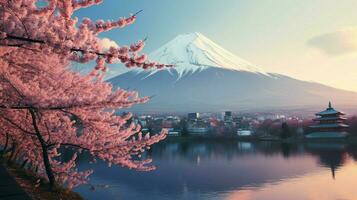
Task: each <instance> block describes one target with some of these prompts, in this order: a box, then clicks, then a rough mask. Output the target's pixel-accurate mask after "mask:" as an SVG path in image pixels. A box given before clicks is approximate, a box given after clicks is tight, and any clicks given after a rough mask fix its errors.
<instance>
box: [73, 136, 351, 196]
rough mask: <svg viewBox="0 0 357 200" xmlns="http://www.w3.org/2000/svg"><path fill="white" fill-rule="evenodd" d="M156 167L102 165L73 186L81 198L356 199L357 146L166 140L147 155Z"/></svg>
mask: <svg viewBox="0 0 357 200" xmlns="http://www.w3.org/2000/svg"><path fill="white" fill-rule="evenodd" d="M146 156H148V157H152V158H153V159H154V165H156V166H157V169H156V170H155V171H151V172H137V171H132V170H128V169H123V168H120V167H112V168H108V167H107V165H105V164H104V163H100V162H99V163H96V164H87V162H83V163H80V164H79V166H80V168H88V167H90V168H93V169H94V170H95V172H94V174H93V175H92V176H91V183H92V184H98V185H100V184H108V185H109V186H110V187H109V188H105V189H104V188H98V189H96V190H95V191H90V190H89V189H88V186H81V187H79V188H77V189H76V191H77V192H79V193H80V194H81V195H82V196H83V197H84V198H85V199H134V200H135V199H153V200H162V199H229V200H230V199H243V200H244V199H264V200H266V199H274V200H277V199H287V198H288V199H292V200H294V199H356V197H357V190H356V189H354V187H353V186H354V183H355V180H356V179H357V162H356V161H355V160H356V159H357V146H354V145H346V144H328V143H323V144H321V143H306V144H284V143H277V142H256V143H250V142H237V141H234V142H233V141H232V142H231V141H229V142H227V141H225V142H224V141H216V142H214V141H201V142H199V141H195V142H165V143H159V144H157V145H155V146H154V147H153V148H152V149H151V150H150V151H149V152H148V153H147V155H146Z"/></svg>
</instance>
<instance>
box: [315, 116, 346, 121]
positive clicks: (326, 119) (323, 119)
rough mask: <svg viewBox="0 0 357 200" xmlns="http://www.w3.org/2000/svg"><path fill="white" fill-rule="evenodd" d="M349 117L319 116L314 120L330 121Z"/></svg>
mask: <svg viewBox="0 0 357 200" xmlns="http://www.w3.org/2000/svg"><path fill="white" fill-rule="evenodd" d="M346 119H347V118H345V117H340V116H336V117H318V118H315V119H313V120H314V121H330V120H346Z"/></svg>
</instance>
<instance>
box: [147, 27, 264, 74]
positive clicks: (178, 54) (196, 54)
mask: <svg viewBox="0 0 357 200" xmlns="http://www.w3.org/2000/svg"><path fill="white" fill-rule="evenodd" d="M149 58H150V59H152V60H155V61H157V62H159V63H165V64H173V65H175V67H174V70H175V71H177V73H178V74H179V77H181V76H183V75H185V74H189V73H194V72H196V71H201V70H204V69H207V68H210V67H216V68H224V69H229V70H235V71H248V72H253V73H261V74H266V73H265V72H264V71H263V70H261V69H259V68H258V67H256V66H254V65H252V64H250V63H249V62H247V61H245V60H243V59H241V58H239V57H238V56H236V55H234V54H232V53H231V52H229V51H227V50H225V49H224V48H222V47H221V46H219V45H218V44H216V43H214V42H213V41H212V40H210V39H208V38H207V37H205V36H204V35H203V34H201V33H198V32H195V33H189V34H183V35H178V36H177V37H176V38H174V39H173V40H171V41H170V42H168V43H166V44H165V45H164V46H162V47H160V48H159V49H157V50H156V51H154V52H152V53H151V54H150V55H149ZM163 70H170V69H163ZM156 71H157V70H153V71H152V72H151V74H154V73H155V72H156Z"/></svg>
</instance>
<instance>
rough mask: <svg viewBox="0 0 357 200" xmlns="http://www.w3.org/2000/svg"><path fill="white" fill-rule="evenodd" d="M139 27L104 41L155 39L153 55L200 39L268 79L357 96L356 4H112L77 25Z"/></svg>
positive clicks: (259, 0) (351, 0)
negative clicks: (133, 16) (186, 39)
mask: <svg viewBox="0 0 357 200" xmlns="http://www.w3.org/2000/svg"><path fill="white" fill-rule="evenodd" d="M140 9H143V10H144V12H142V13H141V14H140V15H139V16H138V19H137V21H136V23H135V24H133V25H131V26H129V27H126V28H125V29H122V30H114V31H110V32H108V33H105V34H103V35H101V36H102V37H108V38H111V39H112V40H114V41H116V42H117V43H118V44H119V45H120V44H129V43H130V42H134V41H136V40H138V39H141V38H144V37H146V36H148V37H149V40H148V42H147V46H146V48H145V50H144V52H147V53H149V52H151V51H152V50H154V49H156V48H158V47H160V46H161V45H163V44H164V43H166V42H167V41H169V40H171V39H173V38H174V37H175V36H176V35H178V34H182V33H190V32H201V33H202V34H204V35H206V36H207V37H208V38H210V39H212V40H213V41H215V42H216V43H218V44H220V45H221V46H223V47H224V48H226V49H228V50H230V51H232V52H233V53H234V54H236V55H238V56H240V57H242V58H244V59H246V60H248V61H250V62H251V63H253V64H256V65H258V66H259V67H261V68H262V69H264V70H265V71H268V72H277V73H282V74H287V75H290V76H293V77H295V78H298V79H303V80H311V81H316V82H321V83H324V84H328V85H331V86H334V87H338V88H344V89H348V90H355V91H357V11H356V9H357V0H338V1H336V0H170V1H168V0H105V1H104V3H102V4H101V5H99V6H94V7H91V8H87V9H83V10H80V11H78V12H77V13H76V15H77V16H78V17H84V16H87V17H90V18H92V19H98V18H102V19H116V18H118V17H120V16H125V15H128V14H129V13H134V12H136V11H138V10H140Z"/></svg>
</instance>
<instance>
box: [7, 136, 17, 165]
mask: <svg viewBox="0 0 357 200" xmlns="http://www.w3.org/2000/svg"><path fill="white" fill-rule="evenodd" d="M16 146H17V144H16V142H14V141H13V142H12V147H11V154H10V156H9V158H8V159H7V163H8V164H10V163H11V161H12V158H13V157H14V154H15V152H16Z"/></svg>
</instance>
